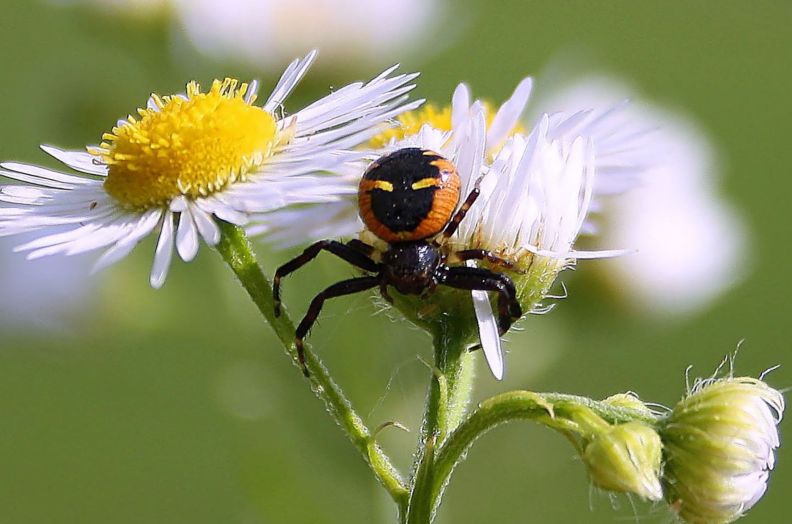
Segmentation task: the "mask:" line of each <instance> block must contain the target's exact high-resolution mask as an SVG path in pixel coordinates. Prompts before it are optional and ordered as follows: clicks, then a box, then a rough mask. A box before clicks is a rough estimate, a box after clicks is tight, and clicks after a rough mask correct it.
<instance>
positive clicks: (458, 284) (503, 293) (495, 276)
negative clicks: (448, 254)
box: [439, 266, 522, 335]
mask: <svg viewBox="0 0 792 524" xmlns="http://www.w3.org/2000/svg"><path fill="white" fill-rule="evenodd" d="M439 277H440V278H439V281H440V283H441V284H444V285H446V286H449V287H453V288H457V289H467V290H471V291H472V290H480V291H495V292H497V293H498V332H499V333H500V334H501V335H503V334H504V333H506V332H507V331H508V330H509V328H510V327H511V325H512V324H513V323H514V322H515V321H516V320H517V319H519V318H520V317H521V316H522V307H521V306H520V303H519V302H518V301H517V292H516V290H515V289H514V283H513V282H512V280H511V279H510V278H509V277H508V276H506V275H504V274H501V273H495V272H494V271H490V270H489V269H483V268H478V267H466V266H453V267H448V268H446V269H445V271H443V272H442V273H441V274H440V275H439Z"/></svg>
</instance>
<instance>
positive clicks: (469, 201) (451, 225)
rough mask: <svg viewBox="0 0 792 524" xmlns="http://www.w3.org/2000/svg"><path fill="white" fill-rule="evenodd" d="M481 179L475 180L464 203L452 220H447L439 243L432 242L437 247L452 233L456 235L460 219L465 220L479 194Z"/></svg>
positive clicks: (481, 177)
mask: <svg viewBox="0 0 792 524" xmlns="http://www.w3.org/2000/svg"><path fill="white" fill-rule="evenodd" d="M483 179H484V176H483V175H482V176H480V177H478V179H476V183H475V184H474V185H473V189H472V190H471V191H470V194H469V195H468V196H467V198H466V199H465V201H464V202H462V206H461V207H460V208H459V210H458V211H457V212H456V214H455V215H454V216H453V218H451V220H449V222H448V225H447V226H446V227H445V229H444V230H443V235H442V239H441V240H440V242H438V241H437V240H435V241H434V244H435V245H439V244H441V243H443V242H445V241H446V240H448V239H449V238H451V236H452V235H453V234H454V233H456V230H457V228H458V227H459V223H460V222H462V219H463V218H465V215H467V212H468V210H469V209H470V206H472V205H473V203H474V202H475V201H476V199H477V198H478V197H479V195H480V194H481V181H482V180H483Z"/></svg>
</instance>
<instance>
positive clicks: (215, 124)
mask: <svg viewBox="0 0 792 524" xmlns="http://www.w3.org/2000/svg"><path fill="white" fill-rule="evenodd" d="M247 90H248V85H247V84H245V83H243V84H239V83H238V82H237V80H233V79H229V78H227V79H225V80H222V81H220V80H215V81H214V82H213V83H212V87H211V89H210V90H209V91H208V92H207V93H201V92H200V88H199V87H198V84H197V83H195V82H190V83H189V84H187V96H186V97H182V96H165V97H162V98H160V97H158V96H156V95H154V96H153V97H152V99H153V101H154V105H155V106H156V107H155V108H151V107H149V108H146V109H138V111H137V112H138V115H139V116H140V118H135V117H132V116H130V117H129V118H128V119H127V123H124V124H122V125H120V126H117V127H114V128H113V130H112V132H110V133H105V134H104V135H103V136H102V140H103V142H102V143H101V145H100V146H99V147H97V148H92V149H89V151H90V152H91V153H92V154H94V155H97V156H99V157H100V158H101V159H102V161H103V162H104V163H105V164H107V166H108V176H107V179H106V180H105V183H104V188H105V190H106V191H107V192H108V194H110V195H111V196H112V197H114V198H115V199H116V200H118V201H119V202H120V203H121V204H123V205H126V206H128V207H131V208H150V207H155V206H161V205H167V203H168V202H170V201H171V200H172V199H173V198H175V197H178V196H181V195H183V196H186V197H188V198H198V197H201V196H207V195H210V194H212V193H214V192H216V191H219V190H221V189H223V188H224V187H226V186H228V185H229V184H232V183H234V182H236V181H237V180H242V179H244V178H245V176H246V175H248V174H249V173H250V172H251V171H253V170H255V169H256V168H257V167H259V166H260V165H261V164H262V163H263V162H264V160H265V159H266V158H267V156H269V154H270V153H271V151H272V148H273V146H274V145H275V144H276V143H277V125H276V122H275V118H274V117H273V116H272V115H271V114H269V113H268V112H266V111H264V110H263V109H261V108H260V107H256V106H253V105H252V103H253V102H254V100H255V96H248V97H247V98H246V97H245V93H246V92H247Z"/></svg>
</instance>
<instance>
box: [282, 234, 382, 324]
mask: <svg viewBox="0 0 792 524" xmlns="http://www.w3.org/2000/svg"><path fill="white" fill-rule="evenodd" d="M322 250H325V251H329V252H330V253H332V254H334V255H336V256H337V257H339V258H341V259H343V260H346V261H347V262H349V263H350V264H352V265H354V266H357V267H359V268H361V269H363V270H365V271H371V272H376V271H379V264H377V263H376V262H374V261H373V260H371V259H370V258H369V255H370V254H371V253H373V251H374V248H373V247H371V246H369V245H368V244H364V243H363V242H361V241H360V240H351V241H349V242H348V243H347V244H342V243H341V242H337V241H335V240H320V241H318V242H315V243H313V244H311V245H310V246H308V247H307V248H306V249H305V251H303V252H302V254H301V255H298V256H296V257H294V258H293V259H291V260H290V261H288V262H286V263H285V264H283V265H282V266H281V267H279V268H278V269H277V270H276V271H275V277H274V278H273V279H272V298H273V300H274V302H275V316H276V317H277V316H280V306H281V299H280V281H281V278H283V277H285V276H286V275H288V274H289V273H292V272H294V271H297V270H298V269H300V268H301V267H303V266H304V265H305V264H307V263H308V262H310V261H311V260H313V259H314V258H316V256H317V255H318V254H319V253H320V252H321V251H322Z"/></svg>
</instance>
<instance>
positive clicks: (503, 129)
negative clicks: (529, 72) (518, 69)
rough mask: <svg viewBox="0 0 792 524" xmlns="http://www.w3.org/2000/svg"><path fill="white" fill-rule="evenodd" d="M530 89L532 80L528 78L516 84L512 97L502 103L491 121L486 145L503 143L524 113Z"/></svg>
mask: <svg viewBox="0 0 792 524" xmlns="http://www.w3.org/2000/svg"><path fill="white" fill-rule="evenodd" d="M532 87H533V80H532V79H531V78H530V77H528V78H523V79H522V81H520V83H519V84H517V87H516V88H515V89H514V93H512V96H511V97H510V98H509V99H508V100H507V101H506V102H504V103H503V105H502V106H501V107H500V109H498V112H497V113H496V114H495V118H493V119H492V124H490V128H489V130H488V131H487V143H488V144H491V145H496V144H499V143H501V142H503V141H504V140H505V139H506V137H507V136H508V135H509V134H510V133H511V132H512V130H513V129H514V128H515V127H516V126H517V124H518V123H519V122H520V117H521V116H522V114H523V111H525V106H526V105H527V104H528V99H529V98H530V96H531V89H532Z"/></svg>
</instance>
